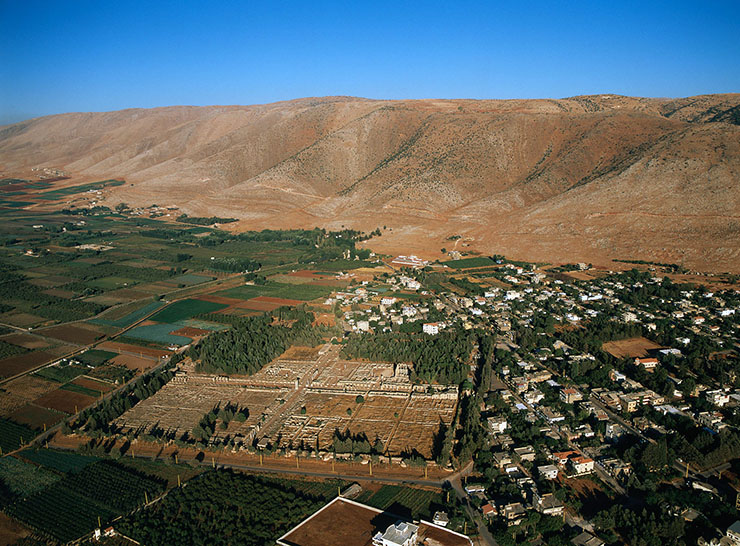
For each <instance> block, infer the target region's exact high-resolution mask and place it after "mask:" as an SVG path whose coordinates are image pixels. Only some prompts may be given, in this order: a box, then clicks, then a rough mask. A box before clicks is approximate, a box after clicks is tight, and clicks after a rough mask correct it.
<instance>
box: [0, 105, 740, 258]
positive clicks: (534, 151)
mask: <svg viewBox="0 0 740 546" xmlns="http://www.w3.org/2000/svg"><path fill="white" fill-rule="evenodd" d="M37 166H44V167H57V168H62V169H64V170H66V171H68V172H70V173H72V174H73V175H74V177H75V181H77V180H93V179H100V178H102V177H104V178H111V177H120V178H125V179H126V180H127V182H130V184H126V185H124V186H120V187H117V188H114V189H113V190H112V191H111V194H110V195H109V196H108V198H107V204H109V205H111V206H112V205H115V204H117V203H119V202H126V203H129V204H130V205H150V204H153V203H157V204H160V205H177V206H179V207H180V208H181V209H182V210H183V211H185V212H187V213H189V214H191V215H207V216H211V215H217V216H232V217H237V218H240V219H241V221H240V222H239V223H238V224H231V225H230V226H233V227H234V228H235V229H250V228H260V229H261V228H266V227H272V228H276V227H313V226H316V225H318V226H324V227H339V226H341V225H344V226H348V227H355V228H358V229H363V230H366V231H369V230H372V229H375V227H378V226H384V225H385V226H388V228H392V230H391V229H388V230H387V231H385V232H384V235H383V236H382V237H380V238H378V239H374V240H373V242H372V245H371V246H372V247H373V248H377V249H379V250H381V251H383V250H386V251H389V252H404V253H413V252H416V253H421V254H425V255H428V256H436V255H439V250H440V248H442V247H447V248H448V249H449V248H451V247H452V245H453V244H454V243H451V242H449V241H446V238H447V237H449V236H451V235H462V236H464V237H465V238H466V240H467V241H468V242H469V244H470V246H469V247H468V248H469V249H475V250H477V251H480V252H484V253H493V252H496V253H503V254H506V255H508V256H511V257H514V258H520V259H528V260H538V261H547V262H574V261H590V262H593V263H602V264H606V263H609V262H610V261H611V260H612V259H613V258H617V259H642V260H652V261H659V262H672V263H681V264H683V265H686V266H688V267H691V268H698V269H704V270H712V271H735V272H737V271H740V94H726V95H705V96H698V97H689V98H682V99H653V98H632V97H623V96H616V95H598V96H582V97H572V98H567V99H559V100H549V99H542V100H408V101H406V100H402V101H383V100H368V99H360V98H352V97H325V98H311V99H299V100H295V101H288V102H280V103H274V104H267V105H258V106H206V107H190V106H173V107H166V108H155V109H130V110H121V111H117V112H106V113H73V114H61V115H55V116H48V117H43V118H37V119H32V120H28V121H24V122H20V123H16V124H13V125H8V126H5V127H0V169H2V171H3V174H4V175H9V174H13V173H18V172H22V171H24V170H27V169H30V168H31V167H37ZM458 248H460V247H458Z"/></svg>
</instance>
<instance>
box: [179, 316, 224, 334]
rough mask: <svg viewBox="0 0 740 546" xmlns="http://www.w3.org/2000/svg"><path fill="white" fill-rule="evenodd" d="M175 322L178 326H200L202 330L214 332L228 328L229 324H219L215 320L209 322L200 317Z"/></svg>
mask: <svg viewBox="0 0 740 546" xmlns="http://www.w3.org/2000/svg"><path fill="white" fill-rule="evenodd" d="M175 324H177V325H178V326H189V327H191V328H200V329H201V330H211V331H212V332H218V331H221V330H228V329H229V327H228V326H224V325H223V324H217V323H215V322H209V321H206V320H198V319H187V320H178V321H177V322H176V323H175Z"/></svg>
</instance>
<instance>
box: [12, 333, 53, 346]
mask: <svg viewBox="0 0 740 546" xmlns="http://www.w3.org/2000/svg"><path fill="white" fill-rule="evenodd" d="M2 340H3V341H7V342H8V343H12V344H13V345H18V346H19V347H25V348H26V349H43V348H45V347H48V346H49V342H48V341H46V340H45V339H42V338H40V337H36V336H33V335H31V334H23V333H18V334H9V335H7V336H5V337H3V338H2Z"/></svg>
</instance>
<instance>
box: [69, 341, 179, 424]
mask: <svg viewBox="0 0 740 546" xmlns="http://www.w3.org/2000/svg"><path fill="white" fill-rule="evenodd" d="M181 359H182V357H181V356H180V355H176V356H174V357H172V359H171V360H170V362H169V363H168V364H167V365H166V366H164V367H163V368H160V369H159V370H158V371H156V372H153V373H150V374H147V375H144V376H142V377H141V378H140V379H139V380H138V381H136V382H134V383H132V384H131V385H129V386H128V387H126V388H124V389H121V390H120V391H118V392H116V393H115V394H114V395H113V396H112V397H111V398H109V399H108V400H105V401H103V402H101V403H100V404H98V405H96V406H94V407H90V408H88V409H86V410H83V411H82V412H81V413H80V415H79V416H78V418H77V420H75V421H74V423H73V424H72V426H71V427H70V426H68V425H67V424H66V423H65V425H64V426H63V428H62V431H63V432H64V433H65V434H69V433H71V432H72V431H73V430H84V431H85V432H87V433H88V434H90V435H91V436H100V435H103V434H108V433H113V432H115V430H114V426H113V424H112V423H111V421H113V420H114V419H116V418H117V417H119V416H121V415H123V414H124V413H125V412H126V411H127V410H129V409H131V408H132V407H134V406H135V405H136V404H138V403H139V402H141V401H142V400H146V399H147V398H149V397H150V396H152V395H153V394H154V393H155V392H157V391H158V390H159V389H161V388H162V387H163V386H165V385H166V384H167V383H168V382H169V380H170V379H172V378H173V377H174V375H175V372H174V370H173V368H174V366H175V364H176V363H177V362H179V361H180V360H181Z"/></svg>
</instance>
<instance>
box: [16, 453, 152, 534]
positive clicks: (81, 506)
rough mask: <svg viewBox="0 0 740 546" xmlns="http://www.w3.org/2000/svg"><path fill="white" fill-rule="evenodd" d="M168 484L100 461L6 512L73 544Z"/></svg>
mask: <svg viewBox="0 0 740 546" xmlns="http://www.w3.org/2000/svg"><path fill="white" fill-rule="evenodd" d="M164 487H165V482H164V481H163V480H160V479H158V478H154V477H150V476H146V475H144V474H142V473H139V472H137V471H135V470H133V469H130V468H126V467H124V466H122V465H118V464H116V463H114V462H112V461H98V462H95V463H93V464H90V465H88V466H86V467H84V468H82V469H81V470H79V471H78V472H76V473H71V474H68V475H67V476H66V477H64V478H63V479H62V480H60V481H58V482H56V483H53V484H51V485H50V486H49V487H47V488H45V489H43V490H41V491H39V492H37V493H36V494H34V495H31V496H29V497H26V498H23V499H21V500H18V501H16V502H15V503H13V504H11V505H10V506H8V508H7V509H6V512H7V513H8V514H9V515H10V516H12V517H14V518H16V519H18V520H20V521H22V522H23V523H25V524H27V525H28V526H30V527H31V528H32V529H34V530H36V531H37V532H39V533H42V534H44V535H48V536H50V537H53V538H55V539H57V540H60V541H62V542H69V541H72V540H75V539H77V538H80V537H82V536H83V535H85V534H87V533H89V532H90V531H92V530H93V529H95V528H96V527H98V518H100V520H101V523H105V524H107V523H109V522H110V521H111V520H112V519H113V518H114V517H115V516H117V515H120V514H124V513H127V512H129V511H130V510H132V509H133V508H135V507H137V506H138V505H141V504H143V503H144V500H145V494H146V495H148V498H150V499H152V498H154V497H155V496H156V495H157V494H159V493H160V492H161V491H163V490H164Z"/></svg>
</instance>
